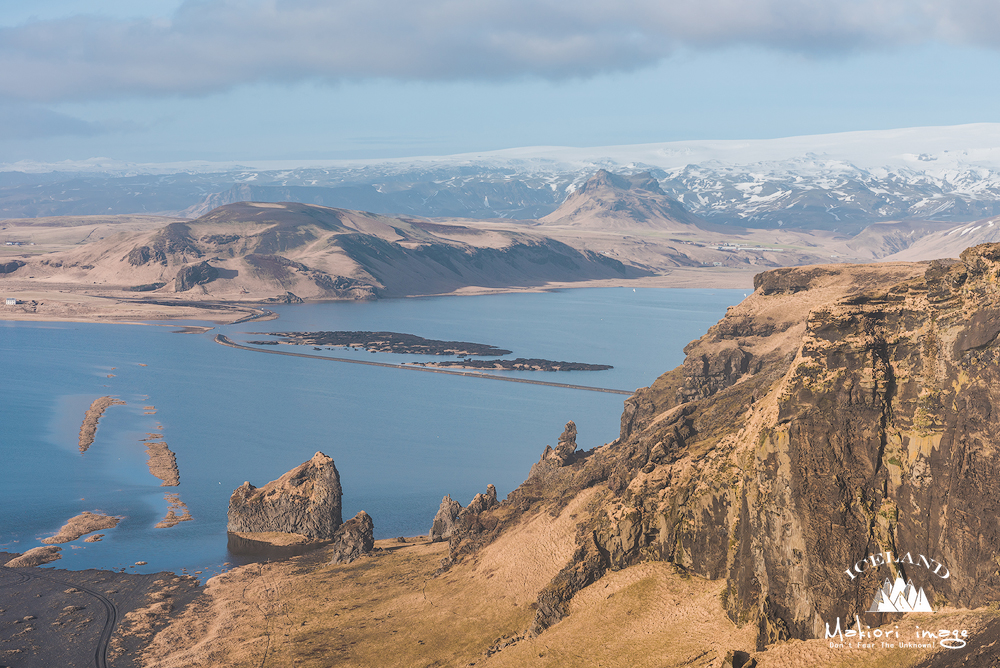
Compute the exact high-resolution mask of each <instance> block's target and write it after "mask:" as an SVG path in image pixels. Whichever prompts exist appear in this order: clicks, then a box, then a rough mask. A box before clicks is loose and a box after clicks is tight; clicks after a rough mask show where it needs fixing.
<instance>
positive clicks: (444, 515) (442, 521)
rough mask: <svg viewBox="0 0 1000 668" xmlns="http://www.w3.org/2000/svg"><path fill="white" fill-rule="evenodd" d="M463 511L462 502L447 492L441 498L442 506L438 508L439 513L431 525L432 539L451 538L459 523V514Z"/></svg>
mask: <svg viewBox="0 0 1000 668" xmlns="http://www.w3.org/2000/svg"><path fill="white" fill-rule="evenodd" d="M461 512H462V504H461V503H459V502H458V501H455V500H454V499H453V498H451V494H445V496H444V498H443V499H441V506H440V507H439V508H438V511H437V514H436V515H435V516H434V522H433V524H432V525H431V533H430V537H431V540H432V541H439V540H444V539H445V538H450V537H451V534H452V532H454V530H455V525H456V524H457V523H458V515H459V513H461Z"/></svg>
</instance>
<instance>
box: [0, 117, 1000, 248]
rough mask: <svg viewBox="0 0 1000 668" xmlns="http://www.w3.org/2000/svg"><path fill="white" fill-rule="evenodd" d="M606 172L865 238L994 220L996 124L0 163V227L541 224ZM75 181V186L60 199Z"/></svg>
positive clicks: (758, 215) (731, 212)
mask: <svg viewBox="0 0 1000 668" xmlns="http://www.w3.org/2000/svg"><path fill="white" fill-rule="evenodd" d="M600 169H606V170H608V171H610V172H615V173H624V174H636V173H639V172H643V171H649V172H651V174H652V175H653V176H654V177H655V178H656V179H657V180H658V181H659V184H660V187H661V188H662V190H663V191H664V193H665V194H666V195H668V196H670V197H671V198H674V199H677V200H678V201H680V202H682V203H683V204H684V206H685V207H686V208H687V209H688V210H689V211H691V212H692V213H695V214H697V215H699V216H702V217H705V218H707V219H709V220H711V221H713V222H717V223H721V224H735V225H740V226H747V227H762V228H774V227H794V228H812V229H828V230H837V231H841V232H857V231H858V230H860V229H862V228H863V227H865V226H867V225H869V224H871V223H873V222H880V221H890V220H903V219H910V220H939V221H952V222H964V221H973V220H978V219H981V218H986V217H990V216H995V215H1000V206H998V205H997V204H995V203H996V202H998V201H1000V124H993V123H981V124H973V125H961V126H952V127H926V128H908V129H901V130H878V131H865V132H846V133H838V134H828V135H812V136H802V137H786V138H780V139H760V140H746V141H743V140H718V141H680V142H666V143H656V144H637V145H628V146H602V147H592V148H572V147H552V146H536V147H526V148H515V149H505V150H500V151H488V152H477V153H465V154H458V155H450V156H423V157H410V158H394V159H382V160H351V161H343V160H341V161H315V160H310V161H294V160H288V161H258V162H255V161H243V162H242V163H219V162H205V161H191V162H185V163H164V164H139V163H124V162H118V161H115V160H111V159H107V158H95V159H91V160H86V161H79V162H69V161H67V162H61V163H31V162H19V163H10V164H0V217H17V216H19V215H25V216H29V215H58V214H63V215H69V214H80V213H112V212H114V213H132V212H143V211H147V212H148V211H162V210H164V208H163V206H164V205H165V204H166V203H167V202H168V201H169V202H171V203H173V202H183V203H186V204H184V205H183V206H178V207H177V210H184V209H188V210H189V215H199V214H201V213H204V211H205V210H207V209H208V208H211V207H212V206H217V205H219V204H225V203H229V202H230V201H235V199H234V198H239V197H243V196H245V195H246V194H247V193H250V194H252V196H253V197H255V198H258V199H262V200H263V201H302V202H311V203H317V204H325V205H327V206H339V207H346V208H354V207H355V206H361V205H363V206H364V208H367V209H369V210H373V211H376V212H380V213H400V214H413V215H423V216H460V217H461V216H464V217H478V218H520V219H535V218H541V217H543V216H545V215H547V214H549V213H551V212H552V211H554V210H555V209H556V208H557V207H558V206H559V205H560V204H561V203H562V202H563V200H564V199H565V197H566V195H567V194H568V193H571V192H573V191H575V190H576V189H578V188H580V187H581V186H582V185H583V184H584V183H585V182H586V181H587V179H589V178H590V177H591V176H593V175H594V174H595V173H596V172H597V171H598V170H600ZM5 172H6V173H5ZM15 173H16V174H15ZM60 174H62V175H64V178H62V180H60V178H61V177H60V176H59V175H60ZM171 175H173V177H174V178H171V179H169V182H165V181H164V180H163V178H159V179H156V178H151V177H154V176H159V177H164V176H171ZM69 179H73V180H74V185H73V187H72V188H70V189H67V188H65V187H61V186H62V184H64V183H65V182H66V181H67V180H69ZM39 184H43V185H44V187H42V188H41V189H39V188H38V187H37V186H38V185H39ZM240 186H243V190H242V191H240V190H239V189H237V190H233V189H234V188H238V187H240ZM32 188H34V190H32ZM165 189H167V190H165ZM154 190H155V192H154ZM231 190H232V192H230V191H231ZM69 191H71V193H72V194H71V195H68V194H67V192H69ZM105 191H114V192H115V193H116V194H115V195H114V196H113V197H112V196H102V195H101V193H103V192H105ZM154 207H155V208H154Z"/></svg>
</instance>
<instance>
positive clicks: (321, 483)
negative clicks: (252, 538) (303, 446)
mask: <svg viewBox="0 0 1000 668" xmlns="http://www.w3.org/2000/svg"><path fill="white" fill-rule="evenodd" d="M341 495H342V490H341V487H340V474H339V473H338V472H337V467H336V466H334V463H333V460H332V459H330V458H329V457H327V456H326V455H324V454H323V453H322V452H317V453H316V454H315V455H313V458H312V459H310V460H309V461H307V462H305V463H303V464H300V465H299V466H296V467H295V468H294V469H292V470H291V471H289V472H288V473H286V474H285V475H283V476H281V477H280V478H278V479H277V480H274V481H272V482H269V483H267V484H266V485H264V486H263V487H261V488H257V487H254V486H253V485H251V484H250V483H249V482H245V483H243V484H242V485H240V486H239V487H237V488H236V490H235V491H234V492H233V495H232V496H231V497H229V524H228V527H227V528H228V530H229V531H234V532H264V531H280V532H283V533H298V534H302V535H303V536H308V537H309V538H316V539H319V540H332V539H334V538H335V537H336V535H337V529H338V528H339V527H340V525H341V524H343V518H342V515H341ZM355 519H357V518H355ZM369 521H370V520H369Z"/></svg>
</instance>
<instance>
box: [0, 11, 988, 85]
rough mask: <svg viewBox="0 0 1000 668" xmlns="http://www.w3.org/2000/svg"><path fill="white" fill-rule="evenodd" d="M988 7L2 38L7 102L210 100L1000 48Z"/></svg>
mask: <svg viewBox="0 0 1000 668" xmlns="http://www.w3.org/2000/svg"><path fill="white" fill-rule="evenodd" d="M998 23H1000V10H998V9H997V8H996V6H995V5H994V4H993V3H992V0H990V1H986V0H864V1H862V0H631V1H627V0H626V1H625V2H619V3H611V2H609V1H608V0H600V1H598V0H578V1H577V2H575V3H570V2H566V1H565V0H249V1H248V0H243V1H238V0H188V1H187V2H184V3H183V4H182V5H181V6H180V7H179V9H178V10H177V11H176V12H175V13H174V14H173V16H172V17H171V18H170V19H169V20H166V19H162V18H158V19H136V20H124V19H117V18H110V17H100V16H70V17H67V18H62V19H49V20H39V21H33V22H28V23H25V24H22V25H18V26H14V27H6V28H0V95H5V96H8V97H17V98H20V99H24V100H32V101H40V102H52V101H63V100H87V99H101V98H111V97H119V96H128V95H139V96H142V95H201V94H207V93H211V92H216V91H221V90H226V89H229V88H232V87H233V86H237V85H240V84H246V83H255V82H296V81H310V80H312V81H326V82H339V81H346V80H361V79H372V78H388V79H399V80H423V81H435V80H437V81H440V80H476V79H480V80H481V79H509V78H516V77H521V76H537V77H542V78H547V79H563V78H570V77H588V76H593V75H595V74H599V73H602V72H616V71H630V70H635V69H638V68H642V67H647V66H650V65H653V64H655V63H657V62H659V61H660V60H662V59H664V58H666V57H668V56H669V55H670V54H671V53H672V52H673V51H674V50H675V49H677V48H678V47H687V48H716V47H727V46H733V45H746V44H755V45H762V46H765V47H770V48H777V49H784V50H790V51H793V52H800V53H806V54H824V53H839V52H847V51H857V50H861V49H870V48H886V47H894V46H899V45H906V44H913V43H919V42H925V41H929V40H935V39H944V40H948V41H953V42H960V43H978V44H983V43H985V44H988V45H993V44H994V43H995V42H996V38H995V37H994V35H995V34H998V32H1000V31H997V30H996V27H997V25H998Z"/></svg>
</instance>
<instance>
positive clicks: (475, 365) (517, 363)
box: [403, 357, 614, 371]
mask: <svg viewBox="0 0 1000 668" xmlns="http://www.w3.org/2000/svg"><path fill="white" fill-rule="evenodd" d="M403 363H404V364H410V365H413V366H426V367H455V368H459V369H493V370H504V371H605V370H607V369H614V367H613V366H611V365H610V364H585V363H583V362H555V361H553V360H542V359H535V358H531V359H527V358H524V357H518V358H517V359H513V360H468V359H467V360H451V361H447V362H403Z"/></svg>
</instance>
